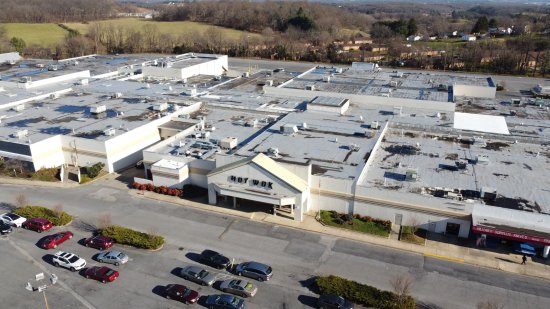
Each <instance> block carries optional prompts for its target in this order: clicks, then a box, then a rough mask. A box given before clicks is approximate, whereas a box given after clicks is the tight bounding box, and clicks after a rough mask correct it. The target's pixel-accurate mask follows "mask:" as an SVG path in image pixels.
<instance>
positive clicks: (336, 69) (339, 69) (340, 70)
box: [334, 68, 343, 74]
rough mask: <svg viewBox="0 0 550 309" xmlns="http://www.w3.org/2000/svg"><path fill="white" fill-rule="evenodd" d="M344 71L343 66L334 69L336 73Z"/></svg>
mask: <svg viewBox="0 0 550 309" xmlns="http://www.w3.org/2000/svg"><path fill="white" fill-rule="evenodd" d="M342 72H343V70H342V68H335V69H334V73H339V74H341V73H342Z"/></svg>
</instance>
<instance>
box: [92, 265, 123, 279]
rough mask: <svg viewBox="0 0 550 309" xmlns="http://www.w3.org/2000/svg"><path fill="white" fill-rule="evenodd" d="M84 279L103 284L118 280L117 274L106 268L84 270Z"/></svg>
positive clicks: (97, 267) (98, 267)
mask: <svg viewBox="0 0 550 309" xmlns="http://www.w3.org/2000/svg"><path fill="white" fill-rule="evenodd" d="M85 275H86V278H88V279H90V278H91V279H95V280H97V281H101V282H103V283H107V282H113V281H115V280H116V278H118V275H119V272H118V271H116V270H114V269H110V268H109V267H107V266H94V267H90V268H88V269H86V274H85Z"/></svg>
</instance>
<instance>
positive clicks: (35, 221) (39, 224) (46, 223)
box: [23, 218, 53, 233]
mask: <svg viewBox="0 0 550 309" xmlns="http://www.w3.org/2000/svg"><path fill="white" fill-rule="evenodd" d="M52 226H53V224H52V223H51V222H50V220H48V219H44V218H32V219H28V220H27V221H25V222H23V227H24V228H26V229H27V230H34V231H37V232H38V233H42V232H44V231H47V230H49V229H51V228H52Z"/></svg>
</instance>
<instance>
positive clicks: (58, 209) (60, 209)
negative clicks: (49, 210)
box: [53, 204, 63, 218]
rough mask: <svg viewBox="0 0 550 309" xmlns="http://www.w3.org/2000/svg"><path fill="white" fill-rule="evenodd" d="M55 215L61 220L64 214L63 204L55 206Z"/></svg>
mask: <svg viewBox="0 0 550 309" xmlns="http://www.w3.org/2000/svg"><path fill="white" fill-rule="evenodd" d="M53 213H54V214H55V216H56V217H57V218H61V215H62V214H63V204H55V206H53Z"/></svg>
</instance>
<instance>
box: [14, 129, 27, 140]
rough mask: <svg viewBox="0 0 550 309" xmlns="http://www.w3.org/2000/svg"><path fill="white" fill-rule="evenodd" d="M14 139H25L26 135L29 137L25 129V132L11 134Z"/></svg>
mask: <svg viewBox="0 0 550 309" xmlns="http://www.w3.org/2000/svg"><path fill="white" fill-rule="evenodd" d="M13 135H14V136H15V137H17V138H19V139H21V138H24V137H26V136H27V135H29V130H27V129H25V130H19V131H17V132H15V133H14V134H13Z"/></svg>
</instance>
